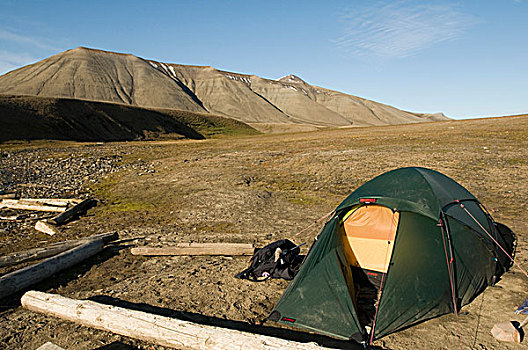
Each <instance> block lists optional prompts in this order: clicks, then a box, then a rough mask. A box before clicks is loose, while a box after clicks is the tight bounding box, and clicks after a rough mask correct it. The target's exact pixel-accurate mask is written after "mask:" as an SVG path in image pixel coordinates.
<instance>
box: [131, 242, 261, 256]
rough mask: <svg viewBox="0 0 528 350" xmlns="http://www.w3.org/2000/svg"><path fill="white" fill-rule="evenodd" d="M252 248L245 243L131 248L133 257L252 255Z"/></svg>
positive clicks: (186, 244)
mask: <svg viewBox="0 0 528 350" xmlns="http://www.w3.org/2000/svg"><path fill="white" fill-rule="evenodd" d="M253 251H254V249H253V246H252V245H251V244H245V243H180V244H178V245H176V246H175V247H163V248H148V247H137V248H132V249H131V250H130V252H131V253H132V254H133V255H149V256H154V255H253Z"/></svg>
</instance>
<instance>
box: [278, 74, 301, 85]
mask: <svg viewBox="0 0 528 350" xmlns="http://www.w3.org/2000/svg"><path fill="white" fill-rule="evenodd" d="M279 81H280V82H281V83H290V84H306V82H305V81H304V80H302V79H301V78H299V77H298V76H296V75H294V74H288V75H286V76H284V77H282V78H280V79H279Z"/></svg>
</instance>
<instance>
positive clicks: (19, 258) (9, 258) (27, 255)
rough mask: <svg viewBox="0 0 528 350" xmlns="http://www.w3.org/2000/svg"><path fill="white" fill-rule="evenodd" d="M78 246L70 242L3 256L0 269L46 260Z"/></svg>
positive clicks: (0, 260)
mask: <svg viewBox="0 0 528 350" xmlns="http://www.w3.org/2000/svg"><path fill="white" fill-rule="evenodd" d="M65 243H66V242H65ZM79 244H80V242H77V241H75V242H74V241H70V242H68V243H66V244H62V245H56V246H51V247H44V248H35V249H30V250H26V251H24V252H19V253H12V254H9V255H5V256H2V257H0V267H5V266H12V265H16V264H20V263H23V262H26V261H32V260H40V259H44V258H48V257H50V256H54V255H57V254H60V253H62V252H65V251H66V250H68V249H71V248H73V247H75V246H78V245H79Z"/></svg>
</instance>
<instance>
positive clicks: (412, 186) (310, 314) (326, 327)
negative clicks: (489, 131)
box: [269, 167, 516, 340]
mask: <svg viewBox="0 0 528 350" xmlns="http://www.w3.org/2000/svg"><path fill="white" fill-rule="evenodd" d="M515 243H516V237H515V235H514V234H513V232H511V231H510V230H509V229H508V228H507V227H506V226H504V225H502V224H499V223H496V222H495V221H493V219H492V218H491V216H490V215H489V214H488V212H487V211H486V210H485V208H484V207H483V206H482V205H481V204H480V202H479V201H478V200H477V199H476V198H475V197H474V196H473V195H472V194H471V193H469V191H467V190H466V189H465V188H464V187H462V186H461V185H460V184H458V183H456V182H455V181H453V180H452V179H450V178H448V177H447V176H445V175H443V174H441V173H439V172H436V171H433V170H430V169H425V168H417V167H410V168H401V169H396V170H393V171H390V172H387V173H385V174H382V175H380V176H378V177H376V178H374V179H372V180H370V181H368V182H367V183H365V184H363V185H362V186H361V187H359V188H358V189H357V190H355V191H354V192H353V193H352V194H350V195H349V196H348V197H347V198H346V199H345V200H344V201H343V202H342V203H341V204H340V205H339V206H338V207H337V208H336V210H335V211H334V212H333V215H332V216H331V218H330V219H329V220H328V221H327V223H326V225H325V226H324V228H323V230H322V231H321V233H320V234H319V235H318V237H317V238H316V240H315V242H314V244H313V245H312V247H311V248H310V251H309V253H308V255H307V257H306V259H305V261H304V264H303V266H302V267H301V270H300V271H299V273H298V274H297V276H296V277H295V278H294V280H293V281H292V282H291V283H290V285H289V286H288V288H287V289H286V291H285V292H284V294H283V295H282V297H281V298H280V300H279V301H278V303H277V305H276V306H275V307H274V309H273V311H272V313H271V314H270V316H269V319H270V320H273V321H278V322H282V323H286V324H289V325H292V326H296V327H300V328H305V329H308V330H312V331H315V332H318V333H322V334H325V335H329V336H333V337H336V338H340V339H355V340H361V339H363V340H365V339H368V338H370V340H372V339H379V338H381V337H383V336H385V335H387V334H390V333H393V332H395V331H397V330H400V329H403V328H406V327H408V326H410V325H413V324H415V323H418V322H420V321H424V320H427V319H430V318H432V317H435V316H439V315H442V314H446V313H451V312H457V310H458V309H460V307H462V306H463V305H466V304H468V303H470V302H471V301H472V300H473V299H474V298H476V297H477V296H478V295H479V294H480V293H481V292H482V291H483V290H484V289H485V288H486V287H487V286H489V285H492V284H493V283H495V282H496V281H497V280H498V278H499V277H500V276H501V275H502V274H503V273H504V272H505V271H506V270H507V269H509V267H511V265H512V261H511V259H510V257H509V256H512V255H513V252H514V248H515ZM499 245H500V246H501V247H502V248H501V247H499ZM502 249H504V250H505V251H503V250H502ZM369 331H370V332H369Z"/></svg>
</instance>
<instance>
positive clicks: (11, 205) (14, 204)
mask: <svg viewBox="0 0 528 350" xmlns="http://www.w3.org/2000/svg"><path fill="white" fill-rule="evenodd" d="M0 208H8V209H22V210H37V211H52V212H58V213H60V212H63V211H65V210H66V207H65V206H53V205H45V204H40V203H27V202H24V201H22V200H17V199H2V202H0Z"/></svg>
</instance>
